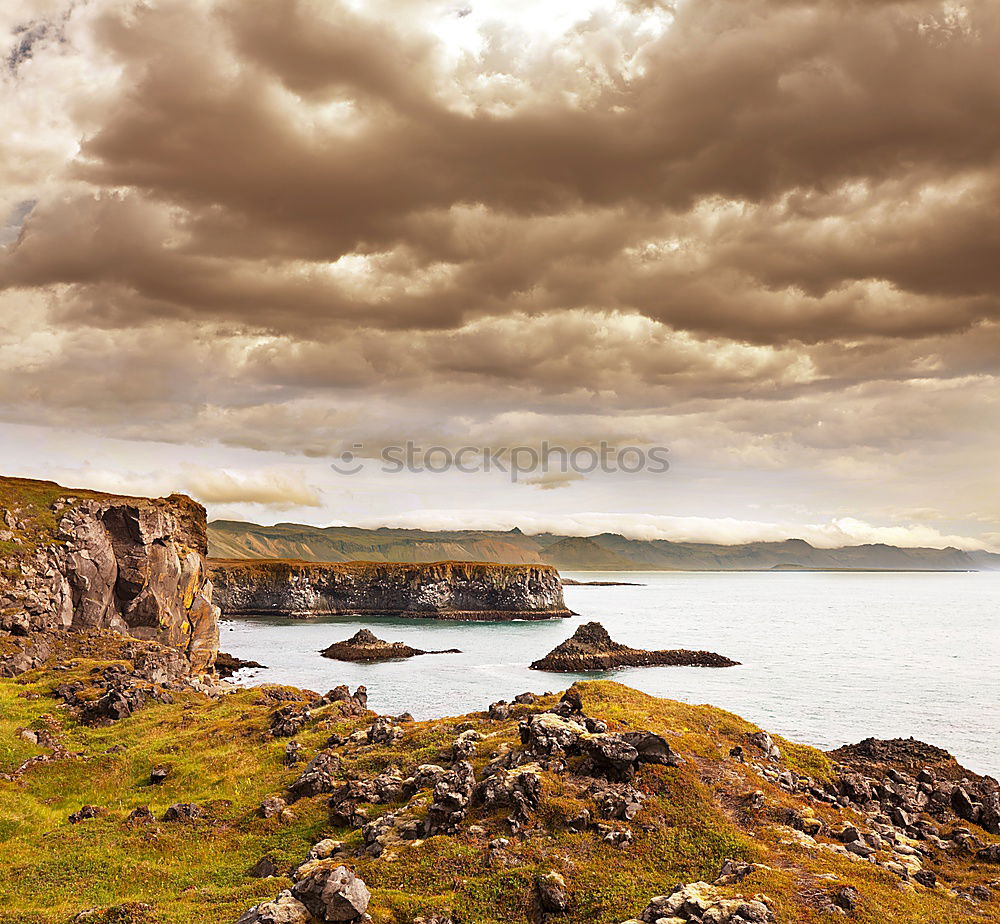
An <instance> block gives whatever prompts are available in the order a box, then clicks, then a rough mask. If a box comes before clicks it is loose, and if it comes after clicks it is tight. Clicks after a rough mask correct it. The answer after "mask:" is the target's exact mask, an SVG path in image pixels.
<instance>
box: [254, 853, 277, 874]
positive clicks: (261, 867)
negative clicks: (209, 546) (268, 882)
mask: <svg viewBox="0 0 1000 924" xmlns="http://www.w3.org/2000/svg"><path fill="white" fill-rule="evenodd" d="M249 875H251V876H253V877H254V879H270V878H271V877H272V876H277V875H279V870H278V865H277V863H275V862H274V858H273V857H269V856H263V857H261V858H260V859H259V860H258V861H257V862H256V863H254V865H253V866H252V867H251V868H250V872H249Z"/></svg>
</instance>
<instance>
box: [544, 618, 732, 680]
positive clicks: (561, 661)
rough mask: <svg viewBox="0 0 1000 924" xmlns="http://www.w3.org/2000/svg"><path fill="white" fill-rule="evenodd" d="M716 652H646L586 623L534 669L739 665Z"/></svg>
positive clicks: (594, 623)
mask: <svg viewBox="0 0 1000 924" xmlns="http://www.w3.org/2000/svg"><path fill="white" fill-rule="evenodd" d="M738 663H739V662H737V661H731V660H730V659H729V658H725V657H723V656H722V655H719V654H716V653H715V652H713V651H688V650H687V649H684V648H676V649H668V650H664V651H644V650H643V649H641V648H629V647H628V646H627V645H621V644H619V643H618V642H615V641H613V640H612V639H611V636H610V635H608V631H607V629H605V628H604V626H602V625H601V624H600V623H599V622H587V623H584V624H583V625H582V626H580V627H579V628H578V629H577V630H576V632H574V633H573V635H572V637H570V638H568V639H567V640H566V641H565V642H562V643H561V644H559V645H557V646H556V647H555V648H553V649H552V651H550V652H549V653H548V654H547V655H546V656H545V657H544V658H540V659H539V660H538V661H535V662H534V663H533V664H532V665H531V669H532V670H536V671H606V670H610V669H612V668H616V667H653V666H672V667H733V666H734V665H736V664H738Z"/></svg>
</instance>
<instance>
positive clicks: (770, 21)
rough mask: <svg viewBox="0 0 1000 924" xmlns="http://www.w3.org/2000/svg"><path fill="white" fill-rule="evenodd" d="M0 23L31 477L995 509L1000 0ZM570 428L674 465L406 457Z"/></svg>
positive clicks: (94, 17) (107, 483)
mask: <svg viewBox="0 0 1000 924" xmlns="http://www.w3.org/2000/svg"><path fill="white" fill-rule="evenodd" d="M0 41H2V42H3V43H4V47H3V48H0V70H2V85H0V113H2V117H3V120H2V121H3V130H2V131H0V357H2V359H0V447H2V456H0V459H2V465H0V468H2V470H3V471H4V472H6V473H9V474H20V475H34V476H38V477H48V478H54V479H56V480H59V481H61V482H63V483H68V484H73V485H85V486H93V487H97V488H102V489H110V490H119V491H130V492H135V493H165V492H169V491H172V490H183V491H187V492H188V493H191V494H193V495H194V496H196V497H198V498H199V499H200V500H202V501H204V502H205V503H206V504H208V506H209V508H210V512H211V513H212V514H213V515H215V516H226V517H234V518H244V519H253V520H257V521H263V522H274V521H278V520H294V521H305V522H310V523H316V524H327V523H363V524H389V525H393V524H399V525H420V526H439V525H447V526H459V527H460V526H468V527H480V526H493V527H498V528H510V527H512V526H514V525H519V526H521V527H522V528H524V529H545V528H554V529H559V530H561V531H567V532H575V533H582V534H586V533H588V532H596V531H599V530H603V529H615V530H618V531H622V532H625V533H627V534H629V535H637V536H662V537H667V538H702V539H711V540H715V541H739V540H746V539H751V538H783V537H785V536H791V535H795V536H802V537H804V538H807V539H810V540H812V541H815V542H818V543H820V544H827V545H829V544H842V543H845V542H853V541H888V542H896V543H900V544H907V545H915V544H928V545H938V546H942V545H947V544H954V545H959V546H962V547H989V548H998V547H1000V492H998V490H997V488H998V476H997V468H998V466H997V459H998V453H1000V426H998V423H1000V390H998V376H1000V369H998V357H1000V326H998V318H1000V68H998V67H997V66H996V58H997V49H998V48H1000V5H998V4H997V3H996V2H995V0H971V2H965V3H961V2H948V3H940V2H930V0H913V2H908V0H675V2H665V0H662V2H661V0H620V2H617V3H616V2H612V0H467V2H461V0H460V2H458V3H449V2H436V0H364V2H361V0H356V2H355V0H254V2H246V0H144V2H135V0H6V2H4V3H3V4H2V5H0ZM544 440H547V441H548V442H549V443H550V444H555V445H559V446H564V447H569V448H572V447H587V446H594V445H599V444H600V442H601V441H605V442H606V443H608V444H609V445H612V446H615V447H620V446H624V445H632V446H637V447H640V448H643V449H644V450H648V449H649V448H650V447H653V446H663V447H668V448H669V458H670V463H671V467H670V470H669V472H667V473H660V474H654V473H652V472H649V471H645V472H640V473H637V474H625V473H620V472H619V473H600V472H598V473H593V474H587V475H573V474H572V473H570V474H569V475H565V476H564V475H563V474H562V473H559V472H556V473H551V472H550V473H549V474H548V475H545V474H537V473H536V476H535V477H530V476H526V477H523V478H520V479H519V480H518V482H517V483H514V482H513V481H512V480H511V478H510V477H509V475H505V474H504V473H502V472H498V471H492V472H488V473H487V472H475V473H463V472H459V471H456V470H449V471H444V472H436V473H431V472H402V473H393V472H386V471H383V470H382V469H383V466H382V464H381V463H380V462H379V456H380V453H381V452H382V451H383V450H384V449H385V448H386V447H391V446H394V445H401V444H405V443H406V442H407V441H412V442H413V443H414V444H415V445H416V446H419V447H421V448H427V447H430V446H441V447H445V448H448V449H451V450H454V449H457V448H458V447H461V446H466V445H469V446H474V447H494V448H496V447H511V446H522V445H523V446H529V447H537V446H538V445H539V444H540V443H541V442H542V441H544ZM345 452H350V453H352V454H353V455H354V456H356V457H357V459H356V463H357V464H360V465H361V466H362V470H361V471H360V472H358V473H357V474H353V475H345V474H339V473H338V472H336V471H334V470H333V469H332V468H331V467H330V463H331V461H337V460H340V459H341V458H342V454H343V453H345Z"/></svg>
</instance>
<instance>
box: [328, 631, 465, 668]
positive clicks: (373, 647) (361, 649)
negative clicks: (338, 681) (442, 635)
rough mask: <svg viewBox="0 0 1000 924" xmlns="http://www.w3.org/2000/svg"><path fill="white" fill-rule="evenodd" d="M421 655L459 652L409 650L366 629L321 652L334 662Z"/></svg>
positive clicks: (451, 650) (455, 652) (453, 650)
mask: <svg viewBox="0 0 1000 924" xmlns="http://www.w3.org/2000/svg"><path fill="white" fill-rule="evenodd" d="M422 654H460V652H459V650H458V649H457V648H448V649H446V650H444V651H423V650H422V649H420V648H411V647H410V646H409V645H407V644H405V643H404V642H386V641H383V640H382V639H380V638H379V637H378V636H376V635H375V634H374V633H372V632H369V631H368V629H360V630H359V631H358V632H356V633H355V634H354V635H352V636H351V637H350V638H349V639H345V640H344V641H342V642H334V643H333V644H332V645H331V646H330V647H329V648H327V649H326V650H325V651H323V652H322V655H323V657H324V658H333V659H334V660H336V661H392V660H395V659H397V658H412V657H415V656H416V655H422Z"/></svg>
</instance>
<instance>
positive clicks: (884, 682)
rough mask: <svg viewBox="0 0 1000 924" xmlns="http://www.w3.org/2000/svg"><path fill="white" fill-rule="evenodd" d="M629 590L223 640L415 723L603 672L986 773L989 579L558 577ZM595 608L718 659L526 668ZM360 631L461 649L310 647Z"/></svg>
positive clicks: (812, 740)
mask: <svg viewBox="0 0 1000 924" xmlns="http://www.w3.org/2000/svg"><path fill="white" fill-rule="evenodd" d="M564 576H565V577H574V578H577V579H579V580H616V579H617V580H626V581H641V582H643V584H644V586H641V587H567V588H566V601H567V603H568V605H569V606H570V608H571V609H573V610H575V611H576V612H577V613H579V614H580V615H579V616H577V617H573V618H571V619H565V620H558V621H548V622H513V623H449V622H436V621H433V620H404V619H388V618H385V619H367V620H364V621H358V620H357V619H349V618H339V617H333V618H320V619H315V620H309V621H302V620H291V619H280V618H254V619H240V620H229V621H226V622H225V623H224V624H223V627H222V648H223V650H224V651H229V652H230V653H231V654H235V655H238V656H240V657H243V658H249V659H253V660H255V661H259V662H261V663H263V664H266V665H268V669H267V670H260V671H253V672H243V674H242V675H241V677H240V679H241V680H242V681H243V682H244V683H249V684H255V683H273V682H278V683H289V684H294V685H297V686H302V687H306V688H309V689H313V690H317V691H320V692H325V691H326V690H328V689H330V688H331V687H333V686H336V685H337V684H340V683H347V684H350V685H351V687H352V688H353V687H354V686H355V685H356V684H359V683H363V684H365V685H366V686H367V687H368V692H369V701H370V705H371V707H372V708H373V709H376V710H378V711H380V712H386V713H398V712H402V711H404V710H408V711H409V712H412V713H413V715H414V716H416V717H417V718H432V717H436V716H443V715H455V714H461V713H464V712H470V711H473V710H476V709H483V708H485V707H486V706H487V705H488V704H489V703H490V702H493V701H495V700H497V699H510V698H511V697H513V696H514V695H515V694H517V693H521V692H524V691H525V690H533V691H535V692H542V691H545V690H557V689H563V688H565V687H567V686H569V685H570V684H571V683H572V682H573V681H574V680H575V679H577V678H579V677H584V676H586V677H609V678H612V679H614V680H617V681H620V682H621V683H625V684H628V685H630V686H632V687H635V688H637V689H639V690H644V691H646V692H648V693H652V694H655V695H657V696H664V697H669V698H672V699H677V700H683V701H684V702H690V703H711V704H713V705H716V706H721V707H723V708H725V709H729V710H731V711H733V712H736V713H739V714H740V715H742V716H744V717H745V718H747V719H750V720H751V721H753V722H756V723H758V724H759V725H761V726H762V727H764V728H766V729H768V730H769V731H772V732H777V733H779V734H781V735H784V736H786V737H788V738H791V739H793V740H797V741H801V742H804V743H807V744H812V745H816V746H817V747H821V748H831V747H836V746H838V745H841V744H846V743H849V742H853V741H858V740H860V739H862V738H865V737H868V736H870V735H871V736H875V737H880V738H891V737H908V736H911V735H912V736H913V737H915V738H920V739H922V740H924V741H929V742H931V743H932V744H937V745H940V746H942V747H945V748H947V749H948V750H950V751H951V752H952V753H953V754H954V755H955V756H956V757H958V759H959V760H960V761H961V762H962V763H963V764H964V765H965V766H967V767H968V768H970V769H972V770H975V771H978V772H980V773H990V774H992V775H994V776H998V777H1000V574H995V573H994V574H989V573H970V574H886V573H878V574H862V573H787V574H786V573H722V574H720V573H712V574H706V573H692V572H682V573H678V572H670V573H663V572H650V573H635V572H629V573H628V574H622V573H616V574H610V573H600V574H598V573H594V572H588V573H586V574H582V573H581V574H576V573H571V572H567V573H566V574H565V575H564ZM591 619H597V620H600V621H601V622H603V623H604V625H605V626H606V627H607V629H608V630H609V632H610V633H611V635H612V637H613V638H614V639H616V640H617V641H621V642H624V643H626V644H630V645H634V646H637V647H641V648H650V649H654V648H705V649H709V650H712V651H717V652H719V653H721V654H724V655H727V656H728V657H731V658H733V659H735V660H737V661H741V662H742V666H740V667H733V668H727V669H721V670H720V669H715V670H712V669H705V668H680V667H649V668H631V669H626V670H619V671H612V672H607V673H602V674H588V675H576V674H549V673H541V672H538V671H531V670H528V664H529V663H530V662H531V661H533V660H535V659H536V658H539V657H541V656H542V655H544V654H545V653H546V652H548V651H549V650H550V649H551V648H553V647H554V646H555V645H556V644H558V643H559V642H561V641H562V640H563V639H565V638H567V637H568V636H569V635H570V634H572V632H573V631H574V629H575V628H576V627H577V626H578V625H579V624H580V623H581V622H585V621H588V620H591ZM362 626H369V627H371V628H372V629H373V630H374V631H375V633H376V634H377V635H378V636H379V637H380V638H384V639H386V640H388V641H397V640H399V641H405V642H407V643H409V644H410V645H413V646H415V647H418V648H424V649H441V648H460V649H462V654H449V655H425V656H422V657H418V658H413V659H410V660H408V661H397V662H390V663H384V664H373V665H360V664H345V663H341V662H338V661H331V660H328V659H326V658H323V657H321V656H320V655H319V650H320V649H322V648H325V647H326V646H327V645H329V644H331V643H332V642H335V641H338V640H340V639H344V638H347V637H349V636H350V635H353V634H354V632H355V631H357V629H359V628H361V627H362Z"/></svg>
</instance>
